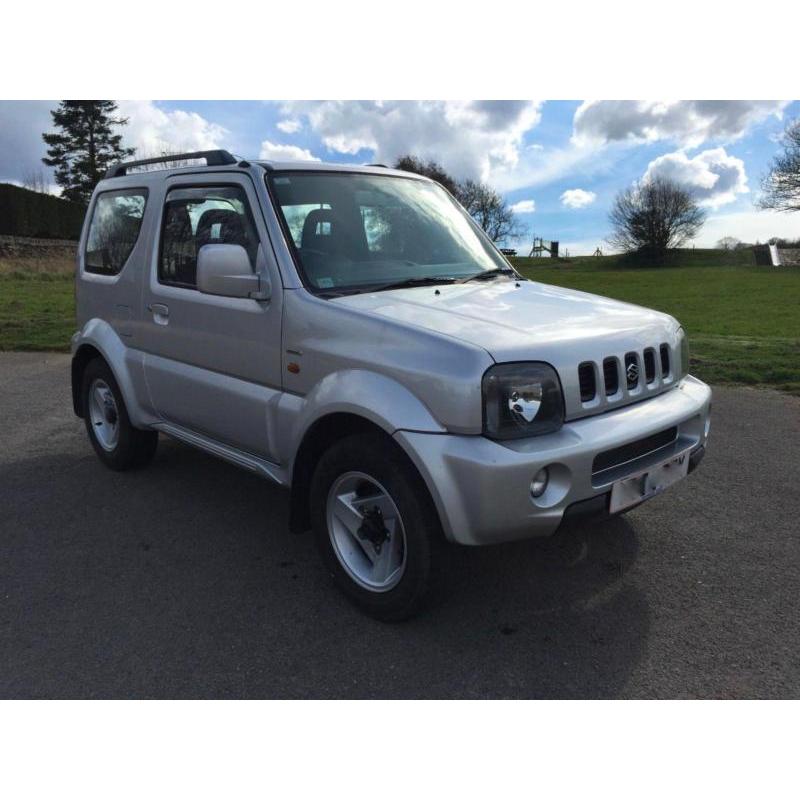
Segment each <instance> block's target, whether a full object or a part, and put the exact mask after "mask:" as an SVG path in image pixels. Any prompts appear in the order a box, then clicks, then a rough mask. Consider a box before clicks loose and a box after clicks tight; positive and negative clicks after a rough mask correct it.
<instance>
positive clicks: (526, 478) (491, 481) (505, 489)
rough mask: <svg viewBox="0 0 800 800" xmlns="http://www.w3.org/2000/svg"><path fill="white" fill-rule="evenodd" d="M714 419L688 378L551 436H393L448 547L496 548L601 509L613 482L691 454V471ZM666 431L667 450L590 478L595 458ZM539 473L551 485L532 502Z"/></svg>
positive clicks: (703, 393)
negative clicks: (571, 514) (426, 493)
mask: <svg viewBox="0 0 800 800" xmlns="http://www.w3.org/2000/svg"><path fill="white" fill-rule="evenodd" d="M710 412H711V390H710V389H709V387H708V386H706V385H705V384H704V383H703V382H702V381H699V380H697V379H696V378H693V377H692V376H691V375H690V376H687V377H686V378H684V379H683V380H682V381H681V382H680V384H679V385H678V386H676V387H675V388H673V389H670V390H669V391H667V392H665V393H664V394H661V395H658V396H657V397H653V398H650V399H648V400H643V401H641V402H639V403H635V404H634V405H630V406H626V407H624V408H620V409H617V410H615V411H609V412H607V413H605V414H599V415H597V416H594V417H587V418H585V419H580V420H575V421H573V422H568V423H566V424H565V425H564V426H563V427H562V428H561V430H559V431H558V432H557V433H553V434H550V435H548V436H538V437H532V438H529V439H518V440H513V441H506V442H494V441H491V440H490V439H486V438H485V437H483V436H458V435H450V434H446V435H442V434H430V433H416V432H412V431H398V432H397V433H395V437H396V438H397V439H398V441H399V442H400V444H401V445H402V446H403V448H404V449H405V451H406V452H407V453H408V454H409V456H410V457H411V459H412V460H413V461H414V463H415V465H416V466H417V468H418V469H419V471H420V473H421V474H422V476H423V478H424V479H425V482H426V483H427V485H428V488H429V489H430V492H431V495H432V496H433V500H434V502H435V504H436V507H437V509H438V511H439V516H440V518H441V521H442V526H443V528H444V532H445V535H446V536H447V538H448V539H450V540H451V541H454V542H458V543H460V544H468V545H478V544H492V543H496V542H505V541H511V540H514V539H526V538H531V537H536V536H547V535H549V534H552V533H554V532H555V530H556V529H557V528H558V527H559V525H560V524H561V521H562V518H564V515H565V511H566V510H567V509H568V508H569V507H570V506H574V505H575V504H578V503H580V504H582V505H585V507H587V508H588V507H592V506H593V505H597V507H598V509H600V508H601V507H602V503H603V499H602V498H604V497H606V496H607V495H608V493H609V492H610V490H611V486H612V484H613V483H614V482H615V481H617V480H620V479H621V478H624V477H627V476H628V475H630V474H633V473H635V472H637V471H640V470H642V469H646V468H647V467H649V466H653V465H655V464H658V463H660V462H662V461H665V460H666V459H668V458H670V456H672V455H675V454H677V453H680V452H682V451H685V450H687V449H691V452H692V459H693V461H694V464H695V466H696V464H697V463H699V459H700V457H702V455H701V454H702V452H704V450H701V448H705V444H706V438H707V435H708V422H709V415H710ZM672 428H676V429H677V433H676V436H675V438H674V439H673V440H672V441H670V442H669V443H668V444H666V445H663V446H659V447H658V448H657V449H655V450H651V451H649V452H647V453H644V454H642V455H637V456H636V457H635V458H634V459H633V460H628V461H625V462H624V463H620V464H618V465H615V466H613V467H611V468H608V467H606V468H605V469H603V470H602V471H598V470H595V471H594V472H593V464H594V460H595V457H596V456H597V455H598V454H600V453H607V451H609V450H615V449H616V448H620V447H622V446H623V445H627V444H629V443H635V442H638V441H639V440H642V439H646V438H647V437H651V436H655V435H656V434H659V433H661V432H663V431H666V430H669V429H672ZM545 466H546V467H548V469H549V473H550V482H549V484H548V487H547V490H546V491H545V492H544V494H543V495H542V496H541V497H539V498H536V499H534V498H533V497H532V496H531V494H530V484H531V480H532V478H533V476H534V475H535V474H536V473H537V472H538V471H539V470H540V469H541V468H542V467H545ZM595 498H596V499H595ZM586 501H593V502H586ZM606 507H607V504H606Z"/></svg>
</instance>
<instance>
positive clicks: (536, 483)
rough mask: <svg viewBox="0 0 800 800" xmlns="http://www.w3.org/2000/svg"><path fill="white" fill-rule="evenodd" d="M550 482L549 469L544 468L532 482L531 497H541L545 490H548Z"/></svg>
mask: <svg viewBox="0 0 800 800" xmlns="http://www.w3.org/2000/svg"><path fill="white" fill-rule="evenodd" d="M549 480H550V475H549V473H548V472H547V467H542V468H541V469H540V470H539V471H538V472H537V473H536V474H535V475H534V476H533V480H532V481H531V497H541V496H542V495H543V494H544V492H545V489H547V481H549Z"/></svg>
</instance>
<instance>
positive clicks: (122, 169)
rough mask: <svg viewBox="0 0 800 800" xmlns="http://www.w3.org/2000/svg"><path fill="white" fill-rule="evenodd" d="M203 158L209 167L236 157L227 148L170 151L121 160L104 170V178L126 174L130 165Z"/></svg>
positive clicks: (222, 164) (234, 161)
mask: <svg viewBox="0 0 800 800" xmlns="http://www.w3.org/2000/svg"><path fill="white" fill-rule="evenodd" d="M196 158H198V159H199V158H204V159H205V161H206V165H207V166H209V167H224V166H226V165H227V164H235V163H236V159H235V158H234V157H233V156H232V155H231V154H230V153H229V152H228V151H227V150H201V151H199V152H196V153H170V154H168V155H165V156H158V157H157V158H143V159H141V160H140V161H122V162H121V163H119V164H114V166H113V167H110V168H109V170H108V172H106V178H120V177H122V176H123V175H127V174H128V170H129V169H131V168H132V167H143V166H146V165H147V164H166V163H168V162H170V161H188V160H189V159H196Z"/></svg>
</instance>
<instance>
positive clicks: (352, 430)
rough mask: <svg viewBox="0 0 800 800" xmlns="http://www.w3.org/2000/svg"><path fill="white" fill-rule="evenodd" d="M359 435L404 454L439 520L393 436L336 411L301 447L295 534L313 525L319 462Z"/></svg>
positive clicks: (294, 492) (292, 521)
mask: <svg viewBox="0 0 800 800" xmlns="http://www.w3.org/2000/svg"><path fill="white" fill-rule="evenodd" d="M360 433H375V434H378V435H380V436H381V437H382V438H383V439H384V440H385V443H386V447H387V448H392V449H394V450H395V451H396V452H398V453H400V454H402V457H403V458H404V459H406V461H407V462H408V465H409V466H410V467H411V468H412V469H413V470H414V472H416V473H417V475H419V478H420V481H421V483H422V484H423V486H424V487H425V491H426V493H427V495H428V498H429V500H430V503H431V508H432V509H433V510H434V512H435V513H436V514H437V516H438V511H437V509H436V504H435V503H434V501H433V497H432V495H431V492H430V489H429V488H428V486H427V483H426V482H425V478H424V476H423V475H422V473H421V472H420V471H419V469H417V466H416V465H415V464H414V461H413V460H412V459H411V457H410V456H409V454H408V453H407V452H406V451H405V448H404V447H403V446H402V445H401V444H400V443H399V442H398V441H397V439H395V438H394V437H393V436H392V432H390V431H388V430H386V429H385V428H383V427H381V426H380V425H378V424H377V423H375V422H373V421H371V420H369V419H367V418H366V417H364V416H360V415H359V414H356V413H352V412H349V411H336V412H332V413H330V414H325V415H324V416H321V417H320V418H318V419H317V420H315V421H314V422H313V423H312V424H311V425H310V426H309V427H308V429H307V430H306V432H305V434H304V435H303V439H302V441H301V442H300V446H299V447H298V450H297V454H296V456H295V459H294V463H293V466H292V473H291V500H290V510H289V528H290V529H291V530H292V531H293V532H294V533H301V532H303V531H306V530H308V528H309V527H310V524H311V520H310V513H309V505H308V500H309V491H310V488H311V478H312V475H313V473H314V467H315V465H316V463H317V461H318V460H319V458H320V457H321V456H322V454H323V453H324V452H325V451H326V450H327V449H328V448H329V447H331V446H332V445H333V444H335V443H336V442H338V441H341V440H342V439H345V438H347V437H348V436H354V435H357V434H360Z"/></svg>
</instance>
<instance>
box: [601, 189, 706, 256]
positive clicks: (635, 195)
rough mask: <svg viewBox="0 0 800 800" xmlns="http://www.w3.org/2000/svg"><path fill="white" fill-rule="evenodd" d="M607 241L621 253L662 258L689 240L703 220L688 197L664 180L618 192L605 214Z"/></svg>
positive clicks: (696, 232) (703, 214)
mask: <svg viewBox="0 0 800 800" xmlns="http://www.w3.org/2000/svg"><path fill="white" fill-rule="evenodd" d="M609 220H610V222H611V227H612V233H611V236H609V238H608V241H609V242H610V243H611V245H613V246H614V247H616V248H618V249H620V250H623V251H625V252H632V251H634V250H648V251H650V252H651V253H653V254H654V255H657V256H663V254H664V253H665V252H666V251H667V250H669V249H671V248H674V247H680V246H681V245H682V244H685V243H686V242H687V241H689V240H690V239H693V238H694V237H695V236H696V235H697V234H698V232H699V231H700V228H702V226H703V223H704V222H705V220H706V214H705V212H704V211H703V210H702V209H701V208H700V206H699V205H698V204H697V201H696V200H695V198H694V196H693V195H692V193H691V192H690V191H689V190H687V189H685V188H684V187H683V186H681V185H680V184H678V183H675V182H674V181H671V180H669V179H667V178H655V179H654V180H652V181H647V182H646V183H639V184H636V185H634V186H632V187H630V188H628V189H624V190H623V191H621V192H620V193H619V194H618V195H617V197H616V200H614V205H613V207H612V208H611V212H610V213H609Z"/></svg>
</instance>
